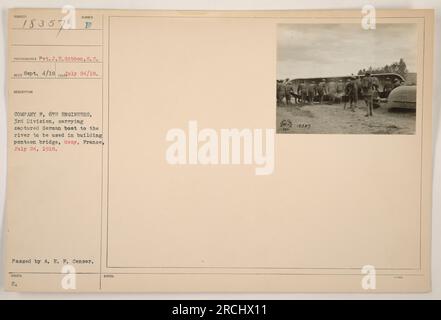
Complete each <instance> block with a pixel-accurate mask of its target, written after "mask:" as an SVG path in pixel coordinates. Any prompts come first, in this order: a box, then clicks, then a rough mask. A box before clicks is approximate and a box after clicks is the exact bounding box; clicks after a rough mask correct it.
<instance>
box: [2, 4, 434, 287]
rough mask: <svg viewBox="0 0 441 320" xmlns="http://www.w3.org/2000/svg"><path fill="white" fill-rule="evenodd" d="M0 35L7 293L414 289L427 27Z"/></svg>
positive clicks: (422, 228)
mask: <svg viewBox="0 0 441 320" xmlns="http://www.w3.org/2000/svg"><path fill="white" fill-rule="evenodd" d="M373 14H375V16H374V15H373ZM8 19H9V21H8V48H9V49H8V70H7V78H8V89H7V90H8V172H7V179H8V180H7V201H6V213H7V220H6V225H7V227H6V228H7V230H6V238H7V239H6V240H7V246H6V259H5V260H6V268H5V269H6V275H5V283H6V287H7V289H8V290H11V291H45V292H72V291H73V292H75V291H78V292H427V291H430V288H431V280H430V279H431V273H430V250H431V246H430V243H431V235H430V230H431V190H432V188H431V179H432V178H431V177H432V129H431V125H432V116H431V112H432V70H433V25H434V14H433V11H432V10H377V11H376V13H375V12H371V14H369V13H367V14H363V13H362V12H361V11H253V12H251V11H231V12H227V11H201V12H192V11H182V12H179V11H134V10H125V11H123V10H89V9H75V8H72V7H66V8H64V9H63V10H61V9H11V10H10V11H9V18H8ZM369 73H370V75H369Z"/></svg>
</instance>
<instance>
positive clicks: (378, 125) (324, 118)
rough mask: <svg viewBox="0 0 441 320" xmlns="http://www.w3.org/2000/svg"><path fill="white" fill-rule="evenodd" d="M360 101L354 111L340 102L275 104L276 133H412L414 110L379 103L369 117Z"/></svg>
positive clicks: (413, 129) (413, 128)
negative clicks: (389, 108)
mask: <svg viewBox="0 0 441 320" xmlns="http://www.w3.org/2000/svg"><path fill="white" fill-rule="evenodd" d="M365 114H366V107H365V104H364V102H363V101H362V102H359V103H358V107H357V108H355V112H352V111H351V110H349V109H348V108H346V110H343V103H341V104H334V105H328V104H322V105H320V104H313V105H304V106H283V105H282V106H278V107H277V133H331V134H414V133H415V122H416V120H415V118H416V115H415V111H414V110H410V111H409V110H388V108H387V107H386V105H384V104H382V105H381V106H380V107H379V108H377V109H374V115H373V117H365Z"/></svg>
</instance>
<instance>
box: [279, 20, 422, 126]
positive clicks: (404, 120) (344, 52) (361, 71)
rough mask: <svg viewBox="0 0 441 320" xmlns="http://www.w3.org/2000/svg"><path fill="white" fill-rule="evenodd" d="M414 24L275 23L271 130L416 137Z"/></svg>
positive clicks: (415, 37) (416, 35)
mask: <svg viewBox="0 0 441 320" xmlns="http://www.w3.org/2000/svg"><path fill="white" fill-rule="evenodd" d="M417 38H418V34H417V25H416V24H411V23H407V24H404V23H396V24H395V23H394V24H393V23H388V24H377V25H376V26H375V29H365V28H363V27H362V25H361V24H348V23H342V24H279V25H278V26H277V86H276V87H277V89H276V97H277V116H276V119H277V120H276V121H277V123H276V128H277V133H300V134H308V133H312V134H407V135H411V134H415V123H416V106H417V73H416V70H417Z"/></svg>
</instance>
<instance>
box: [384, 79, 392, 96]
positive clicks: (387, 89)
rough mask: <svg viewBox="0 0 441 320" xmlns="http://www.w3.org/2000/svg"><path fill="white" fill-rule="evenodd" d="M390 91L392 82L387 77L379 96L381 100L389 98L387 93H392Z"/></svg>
mask: <svg viewBox="0 0 441 320" xmlns="http://www.w3.org/2000/svg"><path fill="white" fill-rule="evenodd" d="M392 89H393V84H392V81H391V80H390V78H389V77H387V78H386V80H385V81H384V85H383V93H382V95H381V98H387V97H388V96H389V93H390V92H391V91H392Z"/></svg>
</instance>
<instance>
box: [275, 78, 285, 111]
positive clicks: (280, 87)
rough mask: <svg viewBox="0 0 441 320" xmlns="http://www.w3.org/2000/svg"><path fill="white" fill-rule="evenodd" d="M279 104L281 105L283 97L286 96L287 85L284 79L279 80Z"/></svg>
mask: <svg viewBox="0 0 441 320" xmlns="http://www.w3.org/2000/svg"><path fill="white" fill-rule="evenodd" d="M276 94H277V105H278V106H281V105H282V104H283V98H284V97H285V86H284V85H283V81H282V80H277V92H276Z"/></svg>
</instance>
